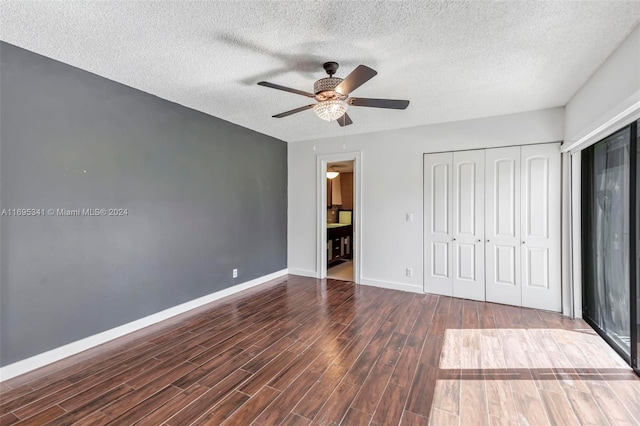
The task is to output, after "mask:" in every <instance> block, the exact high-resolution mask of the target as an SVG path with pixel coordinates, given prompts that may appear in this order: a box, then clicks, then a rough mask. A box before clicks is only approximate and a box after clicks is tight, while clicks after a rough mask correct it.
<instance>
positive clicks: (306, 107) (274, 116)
mask: <svg viewBox="0 0 640 426" xmlns="http://www.w3.org/2000/svg"><path fill="white" fill-rule="evenodd" d="M314 106H316V104H311V105H305V106H303V107H300V108H296V109H292V110H291V111H286V112H281V113H280V114H276V115H273V116H272V117H273V118H282V117H286V116H288V115H291V114H295V113H297V112H302V111H305V110H308V109H311V108H313V107H314Z"/></svg>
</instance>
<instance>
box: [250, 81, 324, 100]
mask: <svg viewBox="0 0 640 426" xmlns="http://www.w3.org/2000/svg"><path fill="white" fill-rule="evenodd" d="M258 85H259V86H264V87H270V88H272V89H278V90H284V91H285V92H291V93H295V94H296V95H302V96H306V97H307V98H313V97H315V95H314V94H313V93H309V92H304V91H302V90H298V89H292V88H291V87H285V86H280V85H279V84H273V83H269V82H268V81H260V82H258Z"/></svg>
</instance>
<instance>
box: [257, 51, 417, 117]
mask: <svg viewBox="0 0 640 426" xmlns="http://www.w3.org/2000/svg"><path fill="white" fill-rule="evenodd" d="M338 66H339V65H338V63H337V62H325V63H324V65H323V67H324V70H325V71H326V72H327V74H329V77H325V78H321V79H320V80H318V81H316V82H315V83H314V84H313V92H314V93H309V92H305V91H302V90H297V89H292V88H290V87H285V86H280V85H279V84H274V83H269V82H266V81H261V82H259V83H258V84H259V85H260V86H265V87H270V88H272V89H278V90H284V91H285V92H291V93H296V94H298V95H302V96H306V97H308V98H313V99H315V100H316V101H317V103H315V104H310V105H305V106H303V107H300V108H296V109H292V110H291V111H286V112H282V113H280V114H276V115H274V116H273V117H274V118H282V117H287V116H289V115H292V114H295V113H298V112H302V111H305V110H308V109H312V108H313V110H314V111H315V113H316V115H318V117H320V118H321V119H323V120H326V121H337V122H338V124H339V125H340V126H348V125H349V124H352V123H353V121H351V118H350V117H349V115H348V114H347V109H348V108H349V106H362V107H373V108H388V109H406V108H407V106H409V101H403V100H397V99H372V98H352V97H350V96H349V95H350V94H351V92H353V91H354V90H355V89H357V88H358V87H360V86H362V85H363V84H364V83H366V82H367V81H369V80H370V79H372V78H373V77H374V76H375V75H376V74H378V73H377V72H376V71H374V70H372V69H371V68H369V67H367V66H364V65H358V66H357V67H356V69H355V70H353V71H352V72H351V74H349V75H348V76H347V77H346V78H345V79H342V78H338V77H334V76H333V75H334V74H335V73H336V71H337V70H338Z"/></svg>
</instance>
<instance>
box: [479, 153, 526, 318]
mask: <svg viewBox="0 0 640 426" xmlns="http://www.w3.org/2000/svg"><path fill="white" fill-rule="evenodd" d="M485 159H486V163H485V164H486V167H485V170H486V176H487V179H486V191H485V203H486V206H485V235H486V237H485V238H486V240H485V243H486V244H485V250H486V266H487V271H486V277H487V285H486V288H487V301H489V302H497V303H505V304H508V305H516V306H521V305H522V291H521V285H522V283H521V280H520V207H521V206H520V147H519V146H515V147H508V148H495V149H487V150H486V151H485Z"/></svg>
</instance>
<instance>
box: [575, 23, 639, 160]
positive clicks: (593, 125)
mask: <svg viewBox="0 0 640 426" xmlns="http://www.w3.org/2000/svg"><path fill="white" fill-rule="evenodd" d="M634 106H635V108H634ZM629 110H631V111H629ZM625 111H627V112H626V114H625ZM634 111H635V113H636V114H637V112H638V111H640V26H639V27H637V28H636V29H635V30H634V31H633V32H632V33H631V34H630V35H629V37H627V39H626V40H625V41H624V42H622V44H621V45H620V46H619V47H618V48H617V49H616V50H615V51H614V52H613V53H612V54H611V56H610V57H609V58H608V59H607V60H606V61H605V62H604V63H603V64H602V65H601V66H600V68H598V70H597V71H596V72H595V73H594V74H593V75H592V76H591V78H589V80H587V82H586V83H585V84H584V85H583V86H582V87H581V88H580V90H578V91H577V92H576V94H575V95H574V96H573V98H572V99H571V100H570V101H569V103H568V104H567V105H566V111H565V133H564V140H565V145H564V148H565V149H572V150H575V149H576V148H580V147H586V146H588V145H589V144H591V143H594V142H596V141H598V140H600V139H602V138H604V137H606V136H608V135H609V134H610V133H612V132H613V131H615V130H617V129H618V128H620V127H623V126H624V125H626V124H628V123H630V122H631V121H633V120H634V119H637V116H635V115H634ZM611 121H613V122H611ZM607 123H610V124H609V125H608V126H607ZM593 132H596V133H595V134H593V135H591V137H590V138H589V140H582V141H581V139H584V138H585V137H587V136H589V135H590V133H593ZM577 143H579V145H577Z"/></svg>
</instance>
